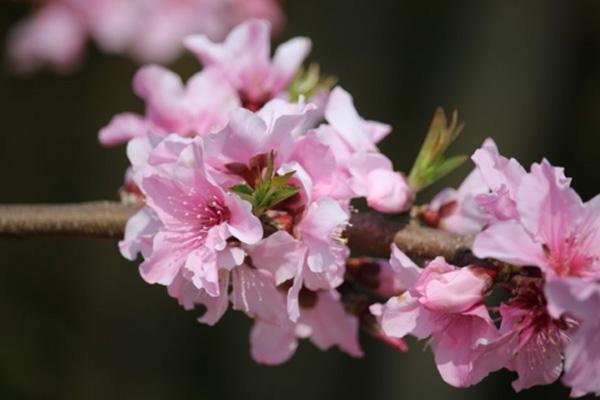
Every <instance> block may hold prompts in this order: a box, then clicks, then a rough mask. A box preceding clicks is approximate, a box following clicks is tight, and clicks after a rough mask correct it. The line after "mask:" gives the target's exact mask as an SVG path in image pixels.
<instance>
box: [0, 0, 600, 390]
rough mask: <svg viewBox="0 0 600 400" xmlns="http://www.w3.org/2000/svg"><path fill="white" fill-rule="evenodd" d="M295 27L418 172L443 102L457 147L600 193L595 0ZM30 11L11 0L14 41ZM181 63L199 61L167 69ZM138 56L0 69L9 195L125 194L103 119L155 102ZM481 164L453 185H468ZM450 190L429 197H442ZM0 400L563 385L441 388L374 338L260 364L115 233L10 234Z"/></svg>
mask: <svg viewBox="0 0 600 400" xmlns="http://www.w3.org/2000/svg"><path fill="white" fill-rule="evenodd" d="M285 8H286V14H287V16H288V25H287V28H286V30H285V31H284V34H283V37H282V38H281V39H285V38H288V37H291V36H294V35H306V36H309V37H311V38H312V39H313V41H314V50H313V53H312V56H311V60H315V61H318V62H319V63H320V64H321V66H322V69H323V71H325V72H327V73H331V74H335V75H337V76H338V77H339V80H340V83H341V84H342V85H343V86H344V87H345V88H346V89H348V90H349V91H350V92H351V93H352V94H353V95H354V97H355V101H356V104H357V108H358V110H359V111H360V112H361V114H362V115H363V116H365V117H368V118H371V119H377V120H381V121H385V122H388V123H390V124H392V125H393V126H394V133H393V134H392V135H391V136H390V137H389V138H388V139H386V140H385V142H384V143H383V146H382V147H383V151H384V152H385V153H386V154H388V155H389V156H391V157H392V158H393V159H394V161H395V163H396V166H397V167H398V168H399V169H403V170H407V169H408V168H409V167H410V166H411V164H412V161H413V159H414V156H415V154H416V152H417V150H418V148H419V144H420V142H421V140H422V139H423V133H424V132H425V130H426V128H427V126H428V124H429V121H430V118H431V116H432V114H433V111H434V109H435V107H436V106H437V105H442V106H444V107H445V108H446V109H447V110H450V109H453V108H458V109H459V111H460V114H461V116H462V118H463V119H464V120H465V121H466V131H465V133H464V136H463V137H462V138H461V139H460V140H459V142H458V143H457V145H456V146H455V147H454V150H455V151H456V152H460V151H462V152H469V153H470V152H471V151H472V150H473V149H474V148H475V147H476V146H478V144H479V143H481V142H482V141H483V139H484V138H485V137H487V136H492V137H494V138H495V140H496V141H497V142H498V144H499V146H500V148H501V151H502V152H503V153H504V154H506V155H512V156H515V157H517V158H518V159H519V160H521V161H522V162H523V164H527V165H528V164H529V163H531V162H532V161H534V160H539V159H540V158H541V157H543V156H545V157H548V158H549V159H550V160H552V161H553V162H554V163H556V164H560V165H564V166H565V167H566V169H567V174H568V175H570V176H574V177H575V178H576V179H575V182H574V185H575V187H576V189H577V190H579V191H580V193H581V194H582V195H583V196H584V197H585V198H589V197H591V196H592V195H594V193H595V192H596V191H598V188H600V174H599V173H598V172H597V171H598V153H599V151H598V146H599V145H600V137H599V134H598V126H599V125H600V29H599V28H600V3H598V2H597V1H564V0H563V1H558V0H557V1H552V0H544V1H503V0H497V1H485V2H484V1H400V0H387V1H384V0H378V1H373V0H371V1H354V2H348V1H344V0H325V1H323V0H300V1H291V0H290V1H287V2H286V3H285ZM25 11H26V10H25V8H24V7H22V6H18V5H16V4H14V3H12V2H7V1H2V2H0V35H1V39H2V43H4V38H5V36H6V32H7V31H8V28H9V27H10V26H11V25H12V24H13V23H14V22H15V21H16V20H18V19H19V18H21V17H22V16H23V15H24V14H25ZM172 67H173V68H174V69H175V70H176V71H178V72H180V73H181V74H182V75H184V76H186V77H187V76H189V75H191V74H192V73H193V72H194V71H196V70H197V69H198V65H197V63H196V62H195V60H193V59H192V58H191V57H187V56H186V57H184V58H182V59H181V60H180V61H178V62H177V63H175V64H174V65H173V66H172ZM136 68H137V66H136V65H134V64H133V63H132V62H130V61H129V60H127V59H124V58H120V57H117V56H107V55H103V54H99V53H98V52H97V51H95V50H93V49H92V50H91V51H90V54H89V57H88V58H87V60H86V62H85V63H84V64H83V66H82V68H80V69H79V70H78V71H77V72H76V73H75V74H73V75H70V76H64V77H63V76H56V75H52V74H47V73H41V74H38V75H36V76H35V77H34V78H31V79H22V78H19V77H16V76H14V75H11V74H10V73H9V71H8V70H7V69H6V68H3V70H2V72H1V74H0V110H1V111H0V113H1V114H0V116H1V126H2V132H1V133H0V181H1V182H2V184H1V186H0V202H2V203H9V202H75V201H85V200H94V199H113V198H116V193H117V188H118V187H119V185H120V184H121V182H122V177H123V173H124V171H125V168H126V166H127V161H126V157H125V149H124V148H123V147H121V148H116V149H110V150H106V149H103V148H101V147H100V146H99V145H98V143H97V140H96V132H97V131H98V129H99V128H100V127H101V126H103V125H104V124H105V123H107V122H108V121H109V119H110V117H111V116H112V115H113V114H115V113H117V112H121V111H125V110H137V111H141V110H142V103H141V101H140V100H139V99H137V98H135V96H134V95H133V93H132V91H131V89H130V82H131V78H132V75H133V73H134V72H135V70H136ZM469 168H470V166H469V167H464V168H462V169H461V170H460V171H459V172H458V173H455V174H454V175H453V176H452V177H451V178H450V179H448V181H447V182H446V184H447V183H452V184H455V183H458V182H459V181H460V180H461V179H462V177H464V175H465V174H466V173H467V172H468V169H469ZM439 188H440V186H438V187H437V188H433V189H432V190H429V191H428V192H426V193H425V194H424V198H423V199H422V200H427V197H430V196H431V195H433V194H434V193H435V191H436V189H439ZM0 254H1V255H2V256H1V260H2V261H0V262H1V264H2V265H1V268H0V321H2V322H1V323H0V326H1V328H0V398H1V399H42V398H43V399H55V398H56V399H66V398H73V399H107V398H126V399H142V398H143V399H147V400H150V399H176V398H193V399H213V398H222V399H240V398H265V399H270V398H278V399H279V398H283V399H289V400H293V399H302V400H305V399H310V398H319V399H320V398H325V397H329V398H331V397H332V396H333V397H334V398H339V399H348V400H350V399H361V398H369V399H401V398H403V399H416V398H427V399H481V398H485V399H486V400H493V399H506V398H516V399H536V398H546V399H554V398H556V399H559V398H566V397H567V396H568V390H566V389H565V388H563V387H561V386H560V384H558V385H554V386H549V387H542V388H537V389H534V390H530V391H526V392H524V393H521V394H519V395H515V394H513V392H512V391H511V389H510V381H511V380H512V379H513V378H514V376H513V375H511V374H510V373H507V372H503V373H497V374H495V375H493V377H491V378H488V379H487V380H486V381H484V383H482V384H480V385H479V386H477V387H475V388H472V389H468V390H457V389H453V388H451V387H449V386H447V385H446V384H444V383H443V382H442V381H441V379H440V378H439V376H438V375H437V372H436V370H435V368H434V364H433V361H432V356H431V354H430V353H429V352H423V351H422V349H423V348H424V345H423V344H422V343H418V344H417V343H413V345H412V351H411V352H410V353H409V354H406V355H404V354H397V353H394V352H392V351H391V350H389V349H388V348H387V347H384V346H383V345H382V344H380V343H378V342H375V341H373V340H372V339H370V338H369V337H362V339H361V340H362V344H363V346H364V348H365V350H366V356H365V358H364V359H362V360H355V359H351V358H349V357H347V356H346V355H344V354H341V353H339V352H338V351H337V350H332V351H329V352H326V353H322V352H319V351H317V350H315V348H314V347H313V346H312V345H310V344H309V343H303V344H302V345H301V346H300V349H299V351H298V352H297V354H296V356H295V357H294V359H293V360H292V361H291V362H288V363H287V364H285V365H283V366H280V367H275V368H271V367H263V366H259V365H256V364H254V363H253V362H252V361H251V359H250V356H249V353H248V329H249V326H250V323H249V321H248V320H247V319H246V318H245V317H244V316H242V315H240V314H239V313H229V314H228V315H227V316H226V318H225V319H224V320H223V321H222V322H221V323H219V325H218V326H217V327H215V328H208V327H205V326H202V325H200V324H197V323H196V322H195V314H194V313H192V312H185V311H184V310H183V309H181V308H179V307H178V306H177V304H176V303H175V301H174V300H172V299H171V298H169V297H168V296H167V295H166V293H165V290H164V289H163V288H162V287H158V286H149V285H147V284H145V283H144V282H143V281H142V280H141V278H140V277H139V276H138V272H137V268H136V265H135V264H133V263H129V262H127V261H125V260H124V259H122V258H121V257H120V256H119V254H118V252H117V248H116V243H114V242H111V241H101V240H83V239H82V240H66V239H64V240H63V239H34V240H0Z"/></svg>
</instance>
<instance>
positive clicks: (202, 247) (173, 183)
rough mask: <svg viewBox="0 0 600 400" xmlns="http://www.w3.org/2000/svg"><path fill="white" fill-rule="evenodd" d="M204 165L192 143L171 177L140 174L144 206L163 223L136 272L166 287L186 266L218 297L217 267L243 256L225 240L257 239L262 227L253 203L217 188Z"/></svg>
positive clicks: (194, 278)
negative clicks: (141, 176)
mask: <svg viewBox="0 0 600 400" xmlns="http://www.w3.org/2000/svg"><path fill="white" fill-rule="evenodd" d="M203 163H204V161H203V154H202V148H201V146H199V145H198V144H191V145H190V146H188V147H187V148H186V149H185V150H183V151H182V152H181V155H180V157H179V159H178V160H177V162H176V164H175V165H174V168H173V170H172V176H163V175H161V174H160V173H152V172H149V173H148V174H147V175H146V176H145V177H144V179H143V182H142V185H141V189H142V191H143V192H144V194H145V196H146V207H148V208H149V209H150V210H151V211H152V212H153V213H154V214H155V215H156V217H157V219H158V221H160V223H161V227H160V228H159V229H158V232H157V233H156V234H155V235H154V238H153V242H152V252H151V254H150V255H149V256H148V257H147V258H146V259H145V261H144V262H143V263H142V265H141V266H140V271H141V273H142V276H143V277H144V279H145V280H146V281H147V282H149V283H160V284H163V285H170V284H171V283H172V282H173V280H174V279H175V278H176V276H177V275H178V274H179V273H180V272H181V270H182V268H184V269H185V274H187V275H188V276H189V279H190V280H191V281H192V282H193V283H194V285H195V286H196V287H198V288H199V289H205V290H206V291H207V293H208V294H210V295H211V296H218V295H219V268H232V267H234V266H235V265H239V264H241V263H242V261H243V257H244V254H243V251H242V250H241V249H239V248H235V247H231V246H229V245H228V243H227V239H228V238H229V237H235V238H236V239H238V240H239V241H240V242H242V243H256V242H257V241H259V240H260V238H261V237H262V227H261V223H260V221H259V220H258V219H257V218H256V217H255V216H254V215H252V212H251V205H250V204H249V203H247V202H245V201H244V200H241V199H240V198H238V197H237V196H235V195H232V194H229V193H226V192H224V191H223V189H221V188H220V187H219V186H217V185H216V184H215V183H214V181H213V180H212V179H211V177H210V176H209V175H208V174H207V172H206V170H205V168H204V164H203Z"/></svg>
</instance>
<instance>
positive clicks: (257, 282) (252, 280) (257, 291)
mask: <svg viewBox="0 0 600 400" xmlns="http://www.w3.org/2000/svg"><path fill="white" fill-rule="evenodd" d="M231 281H232V286H233V291H232V293H231V302H232V304H233V308H234V309H236V310H240V311H243V312H245V313H246V314H247V315H248V316H249V317H250V318H254V319H259V320H261V321H264V322H267V323H271V324H276V325H281V324H283V323H287V321H288V315H287V310H286V305H285V298H284V296H283V294H282V293H281V292H280V291H279V290H278V289H277V287H276V285H275V279H274V278H273V276H272V275H271V274H270V273H268V272H267V271H265V270H259V269H251V268H248V267H247V266H240V267H237V268H235V269H234V270H233V271H232V272H231Z"/></svg>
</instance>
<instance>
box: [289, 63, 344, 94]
mask: <svg viewBox="0 0 600 400" xmlns="http://www.w3.org/2000/svg"><path fill="white" fill-rule="evenodd" d="M336 83H337V78H335V77H332V76H321V73H320V68H319V64H316V63H312V64H310V66H309V67H308V69H305V68H304V67H302V68H301V69H300V70H299V71H298V72H297V73H296V75H295V76H294V79H293V80H292V82H291V83H290V86H289V87H288V94H289V96H290V101H291V102H293V103H295V102H297V101H298V100H299V99H300V96H304V97H305V98H307V99H310V98H311V97H313V96H314V95H316V94H317V93H318V92H320V91H322V90H329V89H331V88H332V87H334V86H335V84H336Z"/></svg>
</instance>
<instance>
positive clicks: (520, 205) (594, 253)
mask: <svg viewBox="0 0 600 400" xmlns="http://www.w3.org/2000/svg"><path fill="white" fill-rule="evenodd" d="M515 203H516V212H517V214H518V219H512V220H508V221H500V222H497V223H495V224H493V225H492V226H490V227H489V228H488V229H486V230H485V231H483V232H482V233H480V234H479V235H478V236H477V238H476V240H475V244H474V247H473V250H474V252H475V254H476V255H477V256H478V257H483V258H484V257H490V258H495V259H498V260H502V261H505V262H508V263H511V264H515V265H520V266H536V267H539V268H540V269H541V270H542V271H543V272H544V274H545V275H546V276H547V277H554V276H559V277H565V276H575V277H581V278H593V279H598V278H600V247H599V246H598V243H599V240H600V235H599V233H600V229H599V228H600V197H596V198H594V199H593V200H591V201H589V202H588V203H583V202H582V201H581V199H580V198H579V196H578V195H577V193H576V192H575V191H574V190H573V189H572V188H571V187H570V179H568V178H566V177H565V175H564V172H563V170H562V169H560V168H556V167H553V166H552V165H550V163H549V162H548V161H546V160H544V161H542V162H541V163H540V164H534V165H533V166H532V167H531V172H530V173H528V174H527V175H526V176H525V177H523V178H522V180H521V183H520V185H519V187H518V189H517V191H516V195H515Z"/></svg>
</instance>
